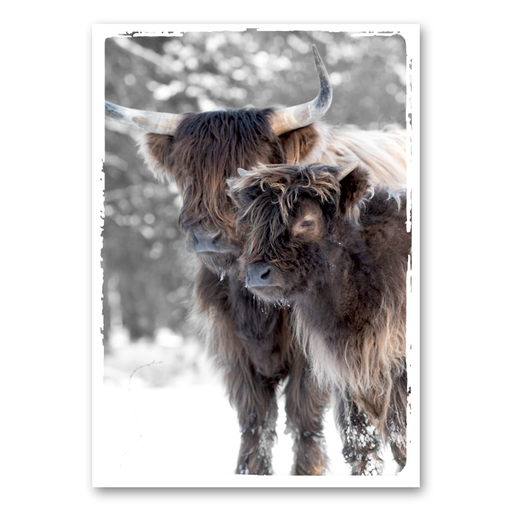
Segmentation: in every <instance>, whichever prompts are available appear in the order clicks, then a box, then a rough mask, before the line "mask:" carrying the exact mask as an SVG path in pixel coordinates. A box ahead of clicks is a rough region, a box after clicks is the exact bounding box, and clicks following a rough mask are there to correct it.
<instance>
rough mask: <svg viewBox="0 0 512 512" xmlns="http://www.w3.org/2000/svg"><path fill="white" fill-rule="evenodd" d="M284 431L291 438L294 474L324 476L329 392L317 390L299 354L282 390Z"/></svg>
mask: <svg viewBox="0 0 512 512" xmlns="http://www.w3.org/2000/svg"><path fill="white" fill-rule="evenodd" d="M285 394H286V406H285V409H286V415H287V420H286V424H287V430H286V431H287V432H288V433H291V435H292V436H293V451H294V453H295V457H294V462H293V466H292V474H294V475H323V474H324V473H325V470H326V469H327V464H328V457H327V454H326V450H325V439H324V433H323V417H324V411H325V409H326V406H327V403H328V400H329V393H328V392H325V391H320V389H319V388H318V386H317V384H316V380H315V379H314V377H312V376H311V371H310V369H309V366H308V364H307V361H306V358H305V357H304V355H303V354H302V352H300V353H298V354H297V355H296V357H295V359H294V363H293V367H292V371H291V372H290V375H289V379H288V383H287V385H286V389H285Z"/></svg>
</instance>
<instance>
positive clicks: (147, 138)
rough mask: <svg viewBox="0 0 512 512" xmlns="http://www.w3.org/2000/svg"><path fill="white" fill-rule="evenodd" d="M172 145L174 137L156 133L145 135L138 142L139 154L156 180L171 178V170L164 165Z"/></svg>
mask: <svg viewBox="0 0 512 512" xmlns="http://www.w3.org/2000/svg"><path fill="white" fill-rule="evenodd" d="M173 143H174V137H172V136H171V135H158V134H156V133H145V134H143V135H142V136H141V138H140V140H139V153H140V154H141V155H142V156H143V158H144V161H145V162H146V165H147V166H148V167H149V169H150V170H151V171H152V172H153V174H154V175H155V176H156V177H157V178H163V177H164V176H166V177H172V174H171V169H170V168H169V166H167V165H166V161H167V160H168V157H169V154H170V153H171V151H172V146H173Z"/></svg>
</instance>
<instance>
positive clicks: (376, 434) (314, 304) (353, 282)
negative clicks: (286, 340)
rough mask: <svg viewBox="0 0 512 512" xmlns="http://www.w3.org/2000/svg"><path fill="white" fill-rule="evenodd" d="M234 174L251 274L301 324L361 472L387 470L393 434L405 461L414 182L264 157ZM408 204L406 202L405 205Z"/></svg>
mask: <svg viewBox="0 0 512 512" xmlns="http://www.w3.org/2000/svg"><path fill="white" fill-rule="evenodd" d="M239 172H240V174H241V175H242V177H240V178H231V179H230V180H228V183H229V184H230V194H231V196H232V198H233V199H234V201H235V202H236V203H237V205H238V207H239V214H238V225H239V230H240V232H241V233H243V234H245V237H246V239H245V250H244V254H243V256H242V258H241V263H242V264H241V268H242V271H241V278H242V279H243V280H244V281H245V283H246V285H247V287H248V289H249V290H250V291H251V292H253V293H254V294H255V295H256V296H257V297H258V298H260V299H261V301H262V302H264V303H266V304H277V305H279V304H281V305H284V304H287V303H289V304H291V306H292V311H293V314H292V323H293V326H294V328H295V333H296V335H297V338H298V339H299V341H300V342H301V343H302V344H303V346H304V348H305V349H306V352H307V354H308V358H309V360H310V362H311V366H312V369H313V373H314V375H315V376H316V378H317V381H318V383H319V386H320V388H321V389H328V388H329V387H332V388H333V390H334V391H335V393H336V406H337V412H336V420H337V424H338V427H339V429H340V432H341V435H342V439H343V442H344V450H343V454H344V456H345V459H346V461H347V462H348V463H349V464H351V466H352V474H355V475H361V474H380V473H381V470H382V460H381V459H380V456H379V452H380V449H381V448H382V442H381V441H382V440H383V441H384V442H389V443H390V446H391V450H392V453H393V456H394V457H395V460H396V461H397V463H398V465H399V467H400V469H402V468H403V467H404V466H405V463H406V404H407V373H406V365H405V320H406V275H407V265H408V257H409V255H410V250H411V234H410V233H409V232H407V230H406V213H405V208H404V207H403V202H404V201H405V193H401V194H400V193H390V191H389V190H388V189H384V188H381V187H376V188H374V187H373V184H372V182H371V177H370V173H369V172H368V171H367V170H365V168H364V167H363V166H361V165H360V164H358V163H353V164H349V165H347V166H345V167H343V168H340V167H329V166H326V165H322V164H313V165H309V166H306V167H299V166H292V165H277V166H260V167H257V168H255V169H253V170H252V171H250V172H247V171H245V170H243V169H239ZM401 204H402V207H400V205H401Z"/></svg>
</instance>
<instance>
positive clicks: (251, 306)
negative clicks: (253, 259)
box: [105, 48, 406, 475]
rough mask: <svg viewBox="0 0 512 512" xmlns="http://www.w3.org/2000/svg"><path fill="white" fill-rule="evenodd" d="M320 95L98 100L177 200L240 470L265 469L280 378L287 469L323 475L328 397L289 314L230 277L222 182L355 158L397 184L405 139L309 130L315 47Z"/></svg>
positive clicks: (229, 228)
mask: <svg viewBox="0 0 512 512" xmlns="http://www.w3.org/2000/svg"><path fill="white" fill-rule="evenodd" d="M313 50H314V58H315V63H316V66H317V70H318V74H319V78H320V92H319V94H318V96H317V97H316V98H315V99H314V100H312V101H310V102H308V103H305V104H302V105H298V106H295V107H288V108H284V109H281V110H274V109H270V108H268V109H262V110H258V109H242V110H227V111H218V112H206V113H199V114H196V113H189V114H180V115H177V114H162V113H155V112H143V111H138V110H133V109H127V108H124V107H120V106H117V105H113V104H111V103H106V104H105V113H106V116H107V117H110V118H111V119H114V120H116V121H118V122H121V123H124V124H127V125H130V126H133V127H136V128H137V129H139V130H141V131H142V132H144V135H143V137H142V139H141V141H140V152H141V154H142V155H143V157H144V159H145V161H146V163H147V165H148V166H149V168H150V169H152V170H153V171H154V173H155V174H156V175H157V176H162V177H165V178H169V179H173V180H175V182H176V184H177V185H178V188H179V190H180V192H181V194H182V196H183V207H182V210H181V213H180V218H179V224H180V227H181V228H182V229H183V230H184V231H185V232H186V234H187V249H188V250H189V251H190V252H193V253H195V254H197V256H198V258H199V269H198V272H197V278H196V284H195V313H196V314H195V316H196V317H197V319H198V320H197V321H198V323H199V324H200V328H201V329H202V330H203V331H204V333H205V337H206V338H207V341H208V350H209V353H210V354H211V355H212V356H213V358H214V360H215V363H216V365H217V366H218V367H219V368H220V370H221V371H222V373H223V376H224V379H225V381H226V384H227V390H228V396H229V400H230V402H231V404H232V405H233V406H234V407H235V409H236V410H237V412H238V420H239V424H240V429H241V433H242V439H241V446H240V452H239V456H238V462H237V466H236V472H237V473H243V474H271V473H272V465H271V448H272V444H273V442H274V438H275V435H276V433H275V422H276V417H277V398H276V390H277V388H278V386H279V384H281V383H282V382H284V380H285V379H287V383H286V387H285V390H284V393H285V395H286V414H287V423H288V426H289V427H290V430H291V432H292V433H293V434H294V452H295V462H294V467H293V469H292V472H293V473H294V474H307V475H312V474H322V473H323V472H324V470H325V468H326V465H327V457H326V454H325V449H324V443H323V437H322V428H323V427H322V417H323V413H324V408H325V406H326V403H327V400H328V396H329V393H328V391H327V390H320V389H319V388H318V387H317V385H316V383H315V381H314V380H312V379H311V374H310V371H309V368H308V364H307V361H306V359H305V357H304V355H303V352H302V350H301V349H300V347H299V346H298V344H297V343H296V342H295V341H294V340H293V334H292V330H291V328H290V319H289V311H288V310H286V309H283V308H279V307H275V306H274V305H273V304H268V305H266V306H263V307H262V306H261V305H260V304H259V302H258V301H257V300H255V298H254V296H253V294H252V293H250V292H249V291H248V290H247V289H246V288H245V286H244V285H243V283H241V282H240V281H239V280H238V274H239V267H238V258H239V257H240V255H241V254H242V250H243V240H242V239H240V238H239V237H238V235H237V233H236V226H235V209H234V205H233V203H232V201H231V200H230V198H229V196H228V194H227V190H226V189H227V187H226V179H227V178H229V177H231V176H233V175H235V174H236V172H237V171H236V170H237V168H238V167H240V166H243V167H246V168H251V167H253V166H255V165H257V164H258V163H265V164H283V163H289V164H295V163H301V164H306V163H309V162H313V161H322V162H324V163H327V164H329V165H343V164H345V163H349V162H352V161H354V160H363V161H365V162H367V163H368V164H369V165H371V166H372V168H373V169H374V172H373V179H374V180H375V181H376V182H378V183H383V184H384V183H386V184H389V185H391V186H392V187H394V188H398V187H401V186H403V184H404V183H405V174H406V163H405V133H404V131H403V130H398V131H363V130H343V129H334V128H330V127H328V126H327V125H324V124H321V123H318V122H317V121H319V120H320V119H321V118H322V116H323V115H324V114H325V112H326V111H327V110H328V108H329V105H330V103H331V100H332V88H331V85H330V82H329V77H328V74H327V71H326V70H325V67H324V65H323V63H322V61H321V58H320V56H319V55H318V52H317V51H316V48H314V49H313Z"/></svg>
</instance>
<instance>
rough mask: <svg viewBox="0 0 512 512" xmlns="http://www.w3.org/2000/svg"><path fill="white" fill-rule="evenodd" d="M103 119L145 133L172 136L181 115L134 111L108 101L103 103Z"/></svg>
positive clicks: (181, 117)
mask: <svg viewBox="0 0 512 512" xmlns="http://www.w3.org/2000/svg"><path fill="white" fill-rule="evenodd" d="M105 117H109V118H110V119H113V120H114V121H117V122H119V123H122V124H125V125H127V126H131V127H133V128H137V129H138V130H141V131H143V132H145V133H158V134H160V135H174V132H175V131H176V128H177V127H178V124H179V123H180V121H181V120H182V119H183V115H181V114H165V113H159V112H148V111H145V110H135V109H133V108H126V107H120V106H119V105H114V104H113V103H109V102H108V101H105Z"/></svg>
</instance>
